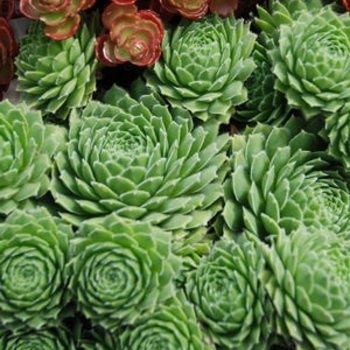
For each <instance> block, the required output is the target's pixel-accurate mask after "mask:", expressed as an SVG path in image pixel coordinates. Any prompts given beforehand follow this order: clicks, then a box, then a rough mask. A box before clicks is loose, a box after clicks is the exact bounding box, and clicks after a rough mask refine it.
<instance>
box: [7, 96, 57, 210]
mask: <svg viewBox="0 0 350 350" xmlns="http://www.w3.org/2000/svg"><path fill="white" fill-rule="evenodd" d="M60 130H61V129H59V128H57V127H55V126H45V125H44V123H43V120H42V116H41V113H40V112H37V111H32V110H30V109H29V108H28V107H27V105H26V104H24V103H22V104H18V105H13V104H11V103H10V102H9V101H8V100H5V101H2V102H0V213H1V214H8V213H10V212H11V211H12V210H13V209H15V208H17V207H19V206H21V207H24V206H26V205H27V204H28V203H29V202H30V199H33V198H34V197H35V198H38V197H41V196H43V195H44V194H45V193H46V192H47V191H48V187H49V178H48V171H49V169H50V166H51V156H52V154H53V153H54V152H55V150H56V148H57V146H58V145H59V135H60Z"/></svg>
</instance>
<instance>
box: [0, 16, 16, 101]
mask: <svg viewBox="0 0 350 350" xmlns="http://www.w3.org/2000/svg"><path fill="white" fill-rule="evenodd" d="M15 55H16V42H15V39H14V37H13V33H12V30H11V27H10V25H9V23H8V21H7V20H6V19H5V18H3V17H0V100H1V99H2V92H3V91H6V90H7V88H8V86H9V84H10V82H11V80H12V79H13V76H14V72H15V66H14V63H13V60H14V57H15Z"/></svg>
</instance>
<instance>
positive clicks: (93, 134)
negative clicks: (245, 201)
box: [51, 86, 229, 231]
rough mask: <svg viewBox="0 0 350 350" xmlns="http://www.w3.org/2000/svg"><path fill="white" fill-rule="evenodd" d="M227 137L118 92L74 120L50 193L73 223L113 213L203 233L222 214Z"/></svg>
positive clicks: (182, 114) (185, 116)
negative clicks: (212, 220)
mask: <svg viewBox="0 0 350 350" xmlns="http://www.w3.org/2000/svg"><path fill="white" fill-rule="evenodd" d="M228 140H229V137H228V135H224V134H223V135H218V125H217V123H215V122H213V123H210V125H209V124H208V125H204V126H197V127H194V126H193V123H192V121H191V118H190V117H189V115H188V113H187V112H186V111H185V110H181V109H174V110H172V109H170V110H169V109H168V107H167V106H166V105H165V104H163V102H162V101H158V100H157V99H156V98H155V97H154V96H151V95H144V96H142V97H141V98H140V101H137V100H135V99H133V98H131V97H130V96H129V95H128V94H127V93H126V91H124V90H123V89H121V88H118V87H116V86H114V87H112V88H111V89H110V90H109V91H108V93H107V94H106V95H105V98H104V102H97V101H91V102H90V103H89V104H88V106H87V107H86V108H85V109H84V111H83V113H82V115H80V114H76V115H75V116H72V119H71V127H70V131H69V135H68V139H67V143H66V147H65V148H63V149H62V151H61V152H59V153H58V154H57V156H56V158H55V171H54V174H53V179H52V185H51V192H52V193H53V195H54V198H55V199H56V202H57V203H58V204H59V205H60V206H61V207H63V208H64V209H65V210H66V211H67V213H62V215H63V217H64V218H65V219H67V220H69V221H71V222H72V223H76V224H79V222H80V221H82V220H84V219H86V218H89V217H96V216H104V215H107V214H109V213H111V212H115V213H116V214H117V215H119V216H121V217H126V218H131V219H139V220H144V221H149V222H150V223H152V224H155V225H158V226H160V227H162V228H163V229H166V230H174V231H175V230H187V229H188V230H192V229H196V228H203V227H206V226H207V224H208V222H209V221H210V220H211V219H212V218H213V217H214V216H215V214H216V213H217V212H218V211H219V210H220V208H221V201H222V195H223V192H222V182H223V179H224V176H225V173H226V169H227V164H226V161H227V154H226V152H227V147H228Z"/></svg>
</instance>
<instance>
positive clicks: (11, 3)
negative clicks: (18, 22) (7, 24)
mask: <svg viewBox="0 0 350 350" xmlns="http://www.w3.org/2000/svg"><path fill="white" fill-rule="evenodd" d="M14 12H15V0H0V18H4V19H6V20H7V21H9V20H10V19H11V18H12V16H13V14H14ZM1 37H2V36H1Z"/></svg>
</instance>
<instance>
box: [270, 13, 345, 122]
mask: <svg viewBox="0 0 350 350" xmlns="http://www.w3.org/2000/svg"><path fill="white" fill-rule="evenodd" d="M349 25H350V18H349V16H348V15H347V14H339V13H337V12H335V11H333V10H332V9H331V8H330V7H322V8H321V10H320V11H318V12H317V13H313V12H309V11H304V12H303V13H302V14H300V15H299V17H298V18H297V20H295V21H294V22H293V23H292V24H289V25H281V26H280V33H279V38H278V45H276V47H275V48H274V49H273V50H271V58H272V62H273V69H272V70H273V73H274V74H275V76H276V78H277V80H276V83H275V88H276V89H277V90H279V91H281V92H282V93H284V94H285V96H286V98H287V100H288V103H289V105H290V106H291V107H293V108H296V109H298V110H300V111H301V113H302V114H303V116H304V118H305V119H307V120H309V119H311V118H312V117H315V116H318V117H319V118H320V117H326V116H328V115H329V114H332V113H335V112H337V111H339V110H340V109H341V108H342V107H343V106H344V104H345V103H346V102H347V101H348V99H349V98H348V95H349V93H348V91H349V88H350V79H349V77H348V75H347V72H348V66H349V62H350V59H349V58H350V40H349V39H350V33H349V31H348V30H347V28H348V27H349ZM330 67H331V69H330Z"/></svg>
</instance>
